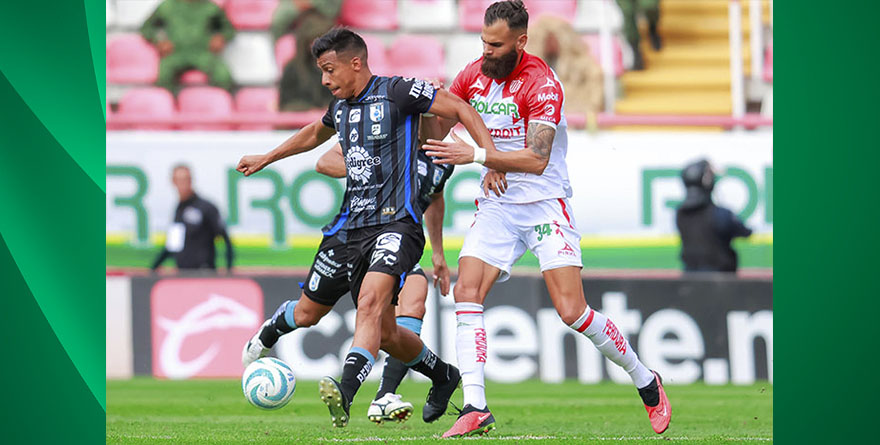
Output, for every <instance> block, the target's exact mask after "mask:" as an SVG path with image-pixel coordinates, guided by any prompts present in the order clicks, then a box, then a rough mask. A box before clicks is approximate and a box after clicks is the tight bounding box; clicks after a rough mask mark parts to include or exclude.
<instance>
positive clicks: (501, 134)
mask: <svg viewBox="0 0 880 445" xmlns="http://www.w3.org/2000/svg"><path fill="white" fill-rule="evenodd" d="M525 134H526V133H525V129H524V128H523V127H522V126H519V127H513V128H490V129H489V136H492V137H493V138H499V139H510V138H517V137H522V136H525Z"/></svg>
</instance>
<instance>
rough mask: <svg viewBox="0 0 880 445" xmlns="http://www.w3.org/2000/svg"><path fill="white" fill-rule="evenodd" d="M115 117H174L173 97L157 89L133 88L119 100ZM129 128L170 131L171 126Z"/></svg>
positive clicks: (140, 125) (154, 125)
mask: <svg viewBox="0 0 880 445" xmlns="http://www.w3.org/2000/svg"><path fill="white" fill-rule="evenodd" d="M115 114H116V115H117V116H120V117H122V116H126V117H135V118H138V117H140V118H143V117H155V118H172V117H174V114H175V111H174V96H172V95H171V93H170V92H169V91H168V90H166V89H164V88H159V87H145V88H135V89H132V90H129V91H128V92H126V93H125V95H124V96H122V99H120V100H119V105H118V107H117V111H116V113H115ZM131 128H133V129H139V130H170V129H171V128H172V126H171V125H157V124H135V125H132V126H131Z"/></svg>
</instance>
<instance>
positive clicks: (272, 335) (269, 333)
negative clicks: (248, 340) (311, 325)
mask: <svg viewBox="0 0 880 445" xmlns="http://www.w3.org/2000/svg"><path fill="white" fill-rule="evenodd" d="M298 301H299V300H287V301H285V302H284V303H281V306H278V309H277V310H275V314H274V315H272V322H271V323H269V324H268V325H266V327H265V328H264V329H263V330H262V331H260V341H261V342H263V346H265V347H267V348H271V347H272V346H275V343H278V338H279V337H281V336H282V335H284V334H287V333H290V332H293V330H294V329H296V326H290V325H289V324H288V323H287V319H286V318H285V317H284V313H285V312H286V311H287V307H288V306H290V305H293V306H292V307H291V308H293V307H296V303H297V302H298Z"/></svg>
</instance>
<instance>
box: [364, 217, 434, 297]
mask: <svg viewBox="0 0 880 445" xmlns="http://www.w3.org/2000/svg"><path fill="white" fill-rule="evenodd" d="M348 249H349V256H350V258H351V264H352V270H351V297H352V299H353V300H355V304H357V295H358V294H359V293H360V289H361V283H362V282H363V281H364V277H365V276H366V275H367V272H381V273H384V274H388V275H392V276H394V277H397V280H398V282H397V285H395V286H394V294H393V295H394V296H393V298H392V304H397V294H398V293H400V288H401V287H402V286H401V284H402V283H403V279H405V276H406V274H407V273H411V272H412V270H413V268H414V267H415V266H416V265H417V264H418V262H419V260H420V259H421V258H422V252H423V251H424V250H425V234H424V232H422V225H421V224H419V223H416V222H415V221H413V220H412V219H410V218H406V219H402V220H399V221H394V222H392V223H388V224H383V225H378V226H370V227H364V228H361V229H352V230H349V231H348ZM401 278H403V279H401Z"/></svg>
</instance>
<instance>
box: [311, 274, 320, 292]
mask: <svg viewBox="0 0 880 445" xmlns="http://www.w3.org/2000/svg"><path fill="white" fill-rule="evenodd" d="M319 284H321V276H320V275H318V274H317V273H315V272H312V278H311V279H310V280H309V290H310V291H312V292H317V290H318V285H319Z"/></svg>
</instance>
